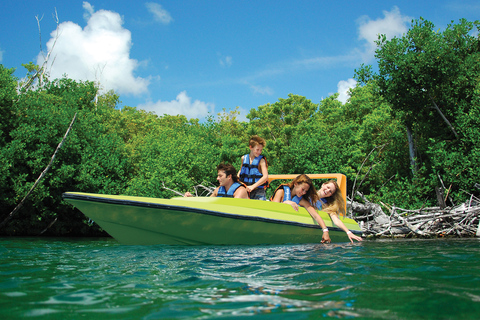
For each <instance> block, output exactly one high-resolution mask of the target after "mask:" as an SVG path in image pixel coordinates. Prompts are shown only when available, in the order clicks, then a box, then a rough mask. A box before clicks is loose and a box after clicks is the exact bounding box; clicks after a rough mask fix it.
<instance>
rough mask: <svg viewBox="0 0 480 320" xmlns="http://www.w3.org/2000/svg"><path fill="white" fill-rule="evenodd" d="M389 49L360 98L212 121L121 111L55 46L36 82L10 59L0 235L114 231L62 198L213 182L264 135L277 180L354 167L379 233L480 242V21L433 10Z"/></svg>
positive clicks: (354, 194) (364, 75)
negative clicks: (62, 61)
mask: <svg viewBox="0 0 480 320" xmlns="http://www.w3.org/2000/svg"><path fill="white" fill-rule="evenodd" d="M58 36H59V37H60V36H61V34H59V35H58ZM376 44H377V49H376V51H375V58H376V62H377V66H375V67H374V66H372V65H361V66H360V67H359V68H358V69H356V70H355V71H354V78H355V80H356V86H355V88H352V89H351V90H350V92H349V99H348V101H347V102H346V103H342V102H340V101H338V100H337V97H338V94H333V95H332V96H329V97H327V98H325V99H322V100H321V101H319V102H318V103H316V102H312V101H311V100H309V99H307V98H306V97H303V96H300V95H296V94H293V93H290V94H288V97H286V98H279V99H278V101H276V102H274V103H267V104H265V105H262V106H258V107H252V108H251V109H250V110H249V112H248V114H247V115H246V118H247V119H248V121H240V120H239V119H238V116H239V111H238V110H239V107H237V108H236V109H235V110H233V111H226V109H224V111H223V112H221V113H218V114H216V115H209V116H208V117H206V119H204V120H202V121H200V120H199V119H187V118H186V117H185V116H183V115H167V114H164V115H157V114H155V113H152V112H146V111H144V110H140V109H137V108H135V107H131V106H124V105H121V100H120V96H119V95H118V94H117V93H115V92H113V91H110V92H103V91H102V90H101V84H99V83H95V82H93V81H76V80H72V79H69V78H67V77H65V78H62V79H49V78H48V74H49V72H48V70H47V69H46V68H47V66H49V65H51V64H49V63H47V62H48V59H49V57H51V56H52V55H51V54H50V53H51V52H49V53H48V54H47V55H45V63H43V64H42V65H41V66H38V65H34V64H33V63H31V62H30V63H27V64H24V65H23V66H24V67H25V68H26V69H27V76H26V77H25V78H23V79H18V78H17V77H16V76H15V75H14V74H15V69H13V68H11V69H9V68H7V67H5V66H3V65H2V64H0V111H1V114H2V117H1V118H0V235H1V236H36V235H42V236H71V237H78V236H82V237H86V236H104V235H106V234H105V232H104V231H103V230H101V229H100V228H99V227H98V225H96V224H95V223H94V222H93V221H91V220H89V219H88V218H86V217H85V216H84V215H83V214H82V213H81V212H80V211H79V210H77V209H75V208H73V207H72V206H71V205H69V204H67V203H66V202H65V201H63V199H62V193H64V192H67V191H74V192H88V193H100V194H113V195H120V194H121V195H132V196H145V197H154V198H170V197H172V192H171V191H170V190H178V192H179V193H181V194H183V193H184V192H186V191H189V190H193V189H194V187H195V186H197V185H199V184H202V185H205V186H207V187H208V186H210V185H213V183H214V182H215V181H216V180H215V178H216V175H217V172H216V169H215V165H216V164H219V163H221V162H225V163H231V164H232V165H234V166H235V167H236V168H237V169H238V168H239V167H240V165H241V164H240V159H241V156H242V155H245V154H246V153H248V139H249V137H250V136H252V135H255V134H256V135H259V136H261V137H262V138H264V139H265V140H266V143H267V145H266V146H265V148H264V149H263V152H262V155H264V156H265V157H266V158H267V159H268V172H269V174H301V173H305V174H309V173H310V174H312V173H335V172H339V173H342V174H344V175H345V176H346V178H347V195H349V197H347V199H348V200H349V211H348V212H349V213H348V214H349V216H350V217H351V218H353V219H355V220H357V221H358V222H359V223H360V225H361V227H362V230H364V232H365V235H366V237H367V238H376V237H393V238H397V237H398V238H400V237H404V238H405V237H472V236H478V235H479V233H480V231H479V228H478V225H479V219H480V218H479V202H480V201H479V200H478V194H479V183H480V181H478V180H479V177H480V81H479V79H480V22H479V21H474V22H469V21H466V20H464V19H461V20H460V21H458V22H457V23H453V22H452V24H451V25H448V26H447V27H446V28H445V30H443V31H440V30H438V28H436V27H435V26H434V25H433V24H432V23H431V22H429V21H426V20H424V19H422V18H420V19H417V20H413V21H412V24H411V27H410V29H409V30H408V31H407V32H406V33H405V34H404V35H403V36H402V37H399V38H393V39H387V38H386V37H385V36H384V35H380V36H379V38H378V40H377V41H376ZM373 70H377V71H375V72H374V71H373ZM225 107H230V106H225ZM72 119H74V121H72ZM67 134H68V137H67ZM59 143H60V144H59ZM52 154H53V156H52ZM278 183H280V182H278ZM318 183H319V184H321V183H322V182H321V181H319V182H318ZM314 184H315V183H314ZM315 186H316V188H318V187H319V185H315ZM276 187H277V185H275V184H272V185H271V187H270V188H268V189H267V195H266V196H267V198H269V197H270V196H271V194H270V193H271V192H273V190H275V188H276Z"/></svg>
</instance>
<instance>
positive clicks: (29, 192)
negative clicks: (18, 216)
mask: <svg viewBox="0 0 480 320" xmlns="http://www.w3.org/2000/svg"><path fill="white" fill-rule="evenodd" d="M76 119H77V113H75V115H74V116H73V119H72V122H71V123H70V126H68V129H67V131H66V132H65V135H64V136H63V139H62V141H61V142H60V143H59V144H58V146H57V149H55V152H54V153H53V155H52V158H51V159H50V162H49V163H48V165H47V167H46V168H45V169H44V170H43V172H42V173H41V174H40V176H39V177H38V178H37V181H35V183H34V184H33V186H32V187H31V188H30V191H28V193H27V195H26V196H25V197H24V198H23V199H22V201H20V203H19V204H18V205H17V206H16V207H15V209H13V211H12V212H10V214H9V215H8V216H7V217H6V218H5V219H4V220H3V221H2V223H0V228H2V227H3V226H4V225H5V224H6V223H7V222H8V221H9V220H10V219H11V218H12V217H13V215H14V214H15V213H16V212H17V211H18V210H20V208H21V207H22V206H23V204H24V203H25V201H26V200H27V199H28V198H29V197H30V195H31V194H32V192H33V190H34V189H35V188H36V187H37V185H38V184H39V183H40V181H41V180H42V179H43V177H45V175H46V174H47V172H48V170H50V168H51V167H52V164H53V161H54V160H55V157H56V156H57V153H58V151H59V150H60V148H61V147H62V146H63V143H64V142H65V140H66V139H67V136H68V134H69V133H70V130H71V129H72V126H73V124H74V123H75V120H76Z"/></svg>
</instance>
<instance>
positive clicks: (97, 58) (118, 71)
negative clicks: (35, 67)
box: [37, 2, 149, 95]
mask: <svg viewBox="0 0 480 320" xmlns="http://www.w3.org/2000/svg"><path fill="white" fill-rule="evenodd" d="M83 8H84V9H85V18H86V19H87V25H86V27H85V28H84V29H82V28H81V27H80V26H79V25H77V24H75V23H73V22H70V21H68V22H63V23H61V24H60V25H59V30H60V36H59V38H58V40H57V43H56V44H55V48H54V50H53V53H52V56H51V58H50V63H49V70H50V78H52V79H55V78H61V77H63V75H65V74H66V75H67V76H68V77H69V78H72V79H76V80H91V81H99V82H100V84H101V87H102V88H104V89H105V90H111V89H113V90H115V91H117V92H118V93H119V94H135V95H138V94H141V93H145V92H147V91H148V85H149V80H148V79H144V78H141V77H135V75H134V71H135V70H136V69H137V68H138V66H139V62H138V61H137V60H135V59H130V48H131V46H132V42H131V33H130V31H129V30H127V29H124V28H123V27H122V24H123V20H122V18H121V17H120V15H119V14H118V13H116V12H112V11H107V10H99V11H97V12H94V10H93V7H92V6H91V5H90V4H89V3H88V2H84V3H83ZM50 36H51V38H50V40H49V41H48V42H47V50H48V51H50V50H52V47H53V45H54V43H55V36H56V32H55V31H53V32H52V33H51V34H50ZM43 60H44V58H43V54H42V53H40V54H39V55H38V57H37V64H39V65H41V64H42V63H43Z"/></svg>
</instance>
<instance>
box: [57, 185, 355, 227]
mask: <svg viewBox="0 0 480 320" xmlns="http://www.w3.org/2000/svg"><path fill="white" fill-rule="evenodd" d="M62 197H63V199H72V200H83V201H92V202H102V203H109V204H116V205H126V206H137V207H146V208H158V209H168V210H174V211H188V212H195V213H200V214H208V215H212V216H219V217H225V218H232V219H240V220H252V221H261V222H268V223H277V224H286V225H292V226H297V227H303V228H314V229H321V227H320V226H319V225H312V224H305V223H300V222H292V221H285V220H277V219H270V218H262V217H258V216H244V215H239V214H233V213H225V212H219V211H213V210H205V209H198V208H194V207H184V206H177V205H175V206H172V205H167V204H162V203H152V202H144V201H134V200H124V199H112V198H104V197H96V196H91V195H83V194H74V193H69V192H65V193H63V194H62ZM329 229H330V230H331V231H341V232H343V230H342V229H340V228H338V227H333V226H332V227H329ZM350 231H352V232H353V234H356V235H358V236H361V235H362V232H361V231H358V230H350Z"/></svg>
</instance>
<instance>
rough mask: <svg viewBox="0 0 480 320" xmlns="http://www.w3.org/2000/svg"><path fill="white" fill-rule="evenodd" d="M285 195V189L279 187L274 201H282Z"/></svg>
mask: <svg viewBox="0 0 480 320" xmlns="http://www.w3.org/2000/svg"><path fill="white" fill-rule="evenodd" d="M283 195H284V191H283V189H282V188H279V189H278V190H277V192H275V194H274V195H273V199H272V201H274V202H282V200H283Z"/></svg>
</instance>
